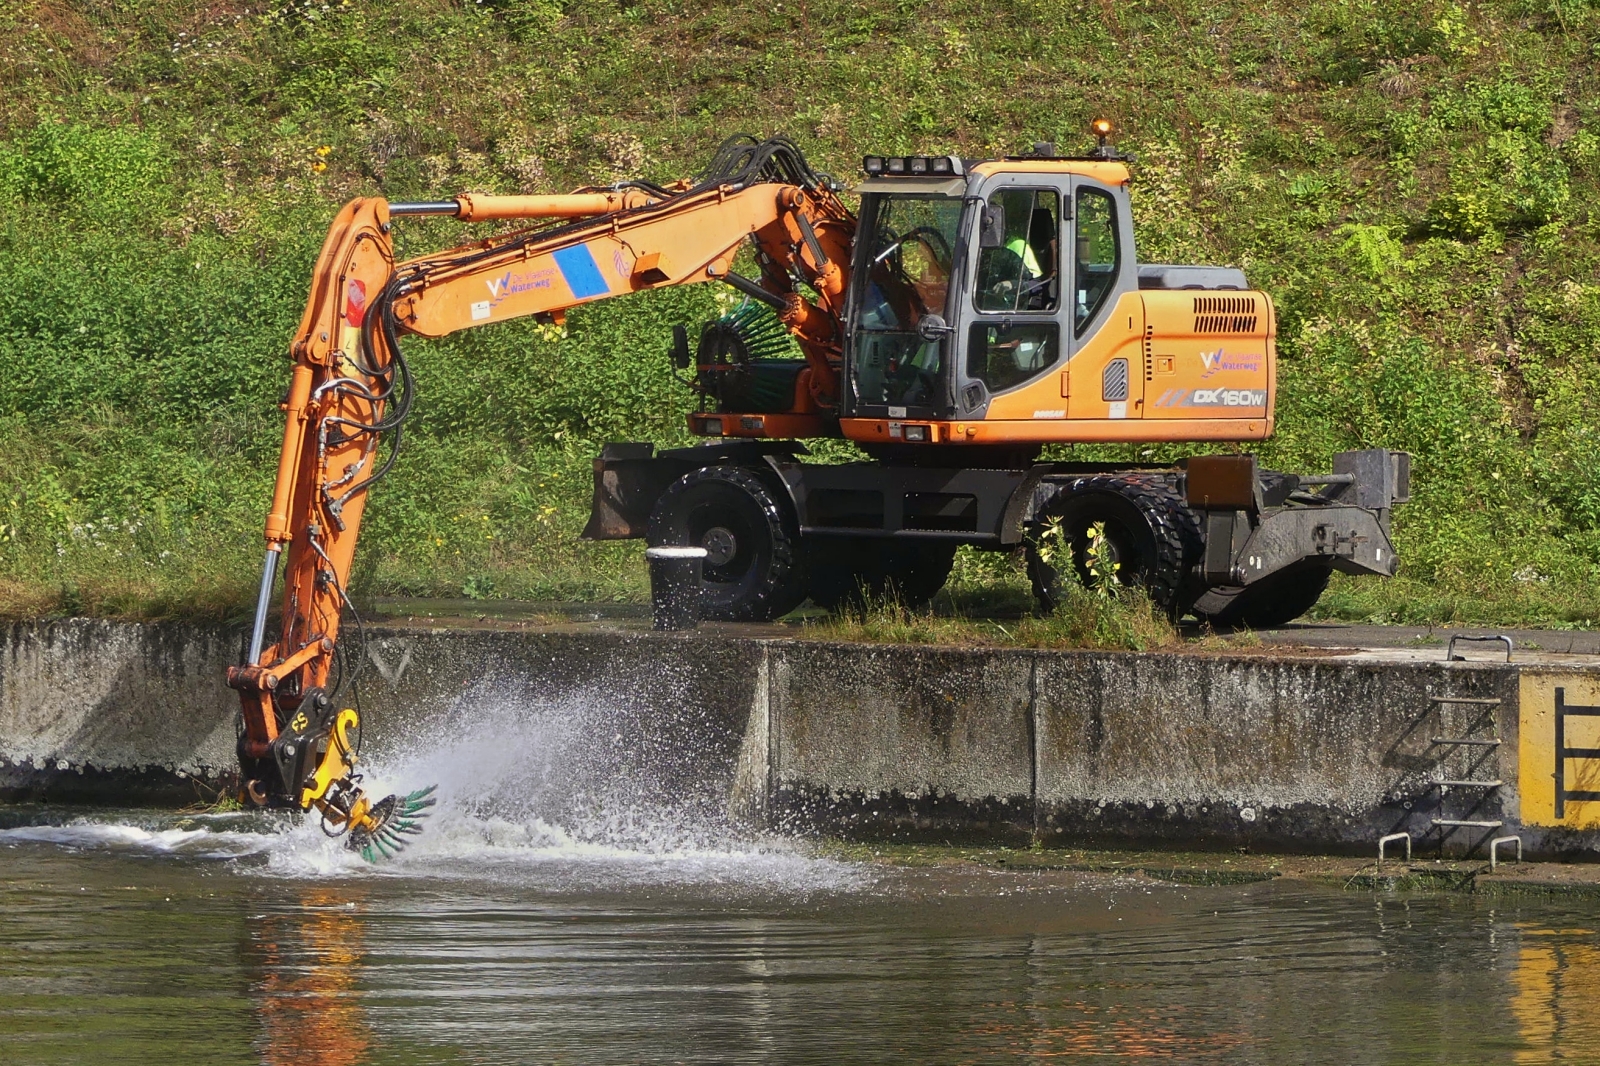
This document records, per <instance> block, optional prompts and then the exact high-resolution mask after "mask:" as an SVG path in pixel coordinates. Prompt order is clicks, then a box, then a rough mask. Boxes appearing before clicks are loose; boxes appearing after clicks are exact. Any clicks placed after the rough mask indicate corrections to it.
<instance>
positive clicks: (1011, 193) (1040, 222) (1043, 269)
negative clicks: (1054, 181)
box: [974, 189, 1061, 312]
mask: <svg viewBox="0 0 1600 1066" xmlns="http://www.w3.org/2000/svg"><path fill="white" fill-rule="evenodd" d="M989 209H990V210H991V211H993V210H996V209H998V211H999V213H1000V215H1001V217H1002V220H1003V228H1004V232H1005V239H1004V244H1002V245H1001V246H1000V247H999V248H985V249H984V250H983V252H982V254H981V255H980V256H979V257H978V284H977V289H976V292H975V293H974V301H975V303H976V305H977V308H978V310H979V311H988V312H1011V311H1054V310H1055V309H1056V307H1057V305H1058V303H1059V301H1060V295H1059V293H1060V285H1059V282H1058V281H1057V279H1058V277H1059V276H1060V275H1059V270H1058V259H1059V245H1060V236H1059V235H1060V233H1061V200H1060V197H1059V196H1057V194H1056V193H1055V192H1053V191H1051V190H1048V189H1002V190H1000V191H999V192H997V193H995V194H994V195H993V196H992V197H990V198H989Z"/></svg>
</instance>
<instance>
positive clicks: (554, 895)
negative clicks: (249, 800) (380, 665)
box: [0, 805, 1600, 1066]
mask: <svg viewBox="0 0 1600 1066" xmlns="http://www.w3.org/2000/svg"><path fill="white" fill-rule="evenodd" d="M6 813H7V817H8V818H9V821H8V822H7V823H6V824H7V825H9V828H4V829H0V1062H4V1063H6V1064H22V1063H97V1064H101V1063H128V1064H133V1063H172V1064H190V1063H269V1064H288V1063H296V1064H299V1063H319V1064H325V1066H341V1064H356V1063H395V1064H411V1063H482V1064H501V1063H550V1062H569V1063H633V1062H644V1063H672V1062H705V1063H722V1062H775V1063H811V1062H815V1063H871V1062H885V1063H890V1062H892V1063H913V1062H932V1063H965V1062H988V1061H1001V1060H1008V1059H1019V1058H1021V1059H1030V1058H1031V1059H1041V1060H1042V1059H1052V1060H1054V1059H1068V1060H1085V1061H1104V1062H1117V1061H1124V1060H1144V1059H1149V1058H1164V1059H1167V1060H1170V1061H1178V1062H1191V1061H1195V1062H1203V1061H1215V1062H1227V1063H1262V1064H1274V1066H1276V1064H1280V1063H1287V1062H1295V1063H1338V1064H1350V1063H1469V1062H1470V1063H1490V1062H1544V1061H1551V1060H1555V1059H1560V1060H1565V1061H1574V1062H1595V1061H1600V1020H1597V1016H1596V1011H1595V1009H1594V1008H1595V1004H1596V1003H1597V1002H1600V998H1597V997H1600V921H1597V917H1600V916H1595V915H1594V914H1593V913H1592V911H1593V908H1592V906H1589V905H1580V904H1573V903H1534V902H1530V903H1521V904H1514V905H1507V904H1506V903H1505V902H1503V901H1502V902H1500V903H1494V904H1492V903H1489V902H1487V901H1485V900H1483V899H1478V898H1473V897H1471V896H1444V895H1437V896H1431V895H1430V896H1402V895H1376V896H1375V895H1372V894H1370V893H1365V892H1354V891H1351V892H1341V891H1338V890H1335V889H1325V888H1319V887H1307V886H1306V885H1304V884H1293V883H1287V882H1281V881H1279V882H1265V883H1259V884H1253V885H1243V886H1231V887H1217V888H1195V887H1187V886H1176V885H1166V884H1162V883H1152V882H1147V881H1143V880H1139V879H1135V878H1129V877H1122V876H1111V875H1090V874H1077V873H1064V872H1032V873H1030V872H1023V871H1004V870H993V869H973V868H899V867H885V866H878V865H870V864H850V863H842V862H838V861H832V860H827V859H818V858H811V857H807V855H806V854H804V853H803V851H802V850H801V849H799V848H798V847H795V846H792V845H788V844H785V843H784V842H782V841H765V842H761V841H741V840H738V839H734V838H731V837H730V838H725V839H722V840H716V839H710V838H709V837H708V836H706V835H701V836H700V837H698V838H697V837H696V834H694V833H687V834H685V833H677V834H674V833H670V832H669V833H665V834H661V833H655V834H654V835H652V831H651V830H650V829H649V826H648V821H649V820H648V819H643V820H642V821H641V820H637V819H635V820H632V821H629V820H627V819H624V820H623V821H624V822H625V823H626V824H625V825H624V826H623V828H621V829H618V828H617V827H616V826H615V825H613V826H611V827H610V828H608V829H604V830H595V828H594V827H593V826H592V825H591V826H588V827H587V828H585V829H584V830H583V831H581V832H574V831H572V830H569V829H563V828H560V827H558V826H554V825H550V824H546V823H544V822H542V821H540V820H539V819H538V818H523V819H521V820H508V819H505V818H501V817H498V816H495V815H491V814H486V813H484V812H482V811H471V810H466V809H460V810H452V809H451V808H450V807H449V806H448V805H446V806H445V809H444V810H442V811H441V812H440V814H439V816H438V817H437V818H435V819H434V824H433V825H430V827H429V832H428V834H427V835H426V836H425V837H424V838H422V839H421V840H419V842H418V845H417V846H416V847H415V848H414V849H412V850H411V851H409V852H407V853H406V854H405V855H404V856H402V857H400V859H399V860H397V861H394V862H391V863H387V864H384V865H382V866H367V865H365V864H363V863H361V862H360V861H359V860H357V859H355V858H354V857H353V856H351V855H350V854H349V853H347V852H345V851H343V850H342V849H341V848H340V846H339V845H338V843H337V842H335V841H329V840H325V839H323V838H322V837H321V835H320V831H319V829H318V828H317V827H316V826H315V825H312V824H302V825H299V826H297V827H286V826H284V825H282V824H279V823H275V822H270V821H261V820H258V819H254V818H252V817H249V816H242V815H233V816H200V817H197V816H183V815H172V814H167V815H156V814H150V813H147V812H143V813H141V812H131V811H120V812H119V811H105V812H98V813H90V814H85V813H83V812H51V811H45V810H26V809H18V808H13V809H10V810H9V811H8V812H6Z"/></svg>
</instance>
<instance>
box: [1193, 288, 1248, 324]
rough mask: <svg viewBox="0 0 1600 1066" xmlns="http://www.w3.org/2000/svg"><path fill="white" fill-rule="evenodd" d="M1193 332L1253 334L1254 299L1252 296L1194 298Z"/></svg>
mask: <svg viewBox="0 0 1600 1066" xmlns="http://www.w3.org/2000/svg"><path fill="white" fill-rule="evenodd" d="M1194 331H1195V332H1196V333H1254V332H1255V331H1256V298H1255V297H1254V296H1196V297H1195V298H1194Z"/></svg>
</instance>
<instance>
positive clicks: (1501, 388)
mask: <svg viewBox="0 0 1600 1066" xmlns="http://www.w3.org/2000/svg"><path fill="white" fill-rule="evenodd" d="M1597 33H1600V10H1596V8H1595V7H1593V6H1592V5H1590V4H1588V3H1584V2H1581V0H1580V2H1574V0H1518V2H1492V3H1482V4H1474V5H1470V6H1463V5H1459V4H1454V3H1444V2H1437V0H1424V2H1422V3H1419V4H1415V5H1393V4H1385V3H1379V2H1376V0H1333V2H1327V3H1322V4H1319V5H1314V6H1309V7H1308V6H1305V5H1299V4H1289V3H1284V2H1281V0H1271V2H1268V3H1265V4H1243V3H1232V2H1223V3H1199V2H1196V0H1165V2H1161V3H1155V2H1148V3H1137V2H1135V3H1124V4H1115V5H1113V4H1068V5H1066V6H1062V5H1060V4H1043V3H1028V2H1018V3H1006V4H996V3H961V4H956V3H948V2H935V3H931V4H911V3H904V2H900V0H864V2H855V3H837V2H831V0H821V2H818V0H791V2H789V3H783V4H777V5H765V6H761V7H751V6H749V5H734V4H725V3H720V2H716V3H708V4H687V3H683V2H681V0H671V2H668V0H641V2H638V3H627V2H624V3H621V4H618V3H615V2H607V3H604V4H601V3H591V2H588V0H572V2H563V0H482V2H472V0H405V2H401V0H337V2H333V3H329V4H321V3H316V2H312V0H272V3H271V4H270V5H269V4H262V3H241V2H228V0H224V2H216V0H206V2H203V3H202V2H200V0H75V2H72V3H67V2H65V0H17V2H14V3H11V4H8V5H6V6H5V8H4V10H3V11H0V82H3V84H0V88H3V92H0V293H3V294H4V296H3V298H0V610H3V611H6V612H12V613H34V612H50V611H57V612H91V613H102V614H110V615H128V616H165V615H181V614H201V615H212V616H221V615H229V614H236V613H237V612H239V610H240V609H241V607H242V605H243V604H245V603H247V602H248V600H249V599H250V596H251V593H252V591H253V590H252V586H253V583H254V576H255V572H256V567H257V565H258V550H259V528H260V522H261V517H262V514H263V512H264V509H265V502H266V499H267V494H268V489H269V485H270V481H271V477H272V474H273V469H274V464H275V459H274V457H275V454H276V450H277V444H278V438H279V434H280V432H281V429H280V424H279V416H278V412H277V411H276V409H275V407H274V401H275V400H276V399H277V396H278V394H279V393H280V392H281V390H282V388H283V385H284V383H285V381H286V379H287V362H286V359H285V355H284V352H285V343H286V339H287V338H288V336H289V334H290V332H291V331H292V329H293V328H294V325H295V323H296V321H297V320H298V316H299V313H300V309H301V306H302V303H303V301H304V298H305V290H306V285H307V279H308V273H309V269H310V264H311V261H312V259H313V257H314V255H315V252H316V249H317V247H318V246H319V244H320V242H321V239H322V234H323V231H324V228H325V226H326V223H327V221H328V219H329V218H330V217H331V216H332V214H333V212H334V210H335V208H336V206H337V204H339V203H340V202H342V201H343V200H345V199H347V198H349V197H351V196H355V195H364V194H382V195H387V196H389V197H391V198H422V197H431V196H438V195H441V194H447V193H451V192H455V191H460V190H468V189H472V190H489V191H504V192H509V191H518V190H524V191H559V190H564V189H567V188H571V187H574V186H577V185H581V184H586V183H592V182H604V181H610V180H614V179H615V178H618V177H621V176H624V175H636V174H637V175H644V176H648V177H652V178H656V179H668V178H675V177H679V176H682V175H686V174H689V173H692V172H693V171H694V170H695V169H696V167H697V166H698V165H699V164H700V163H701V162H702V161H703V160H704V159H706V158H707V156H708V155H709V152H710V150H711V149H712V147H714V145H715V144H716V143H717V142H718V141H720V140H721V139H722V138H723V137H724V136H726V135H727V134H729V133H731V132H735V131H737V130H751V131H755V132H775V131H782V132H787V133H789V134H791V135H792V136H794V137H795V138H796V139H797V140H798V141H799V143H800V144H801V145H802V147H803V148H804V149H805V150H806V152H807V153H808V155H809V156H810V157H811V158H812V160H813V162H814V163H816V164H817V165H819V166H821V167H823V168H826V169H831V170H833V171H834V172H836V173H838V174H840V175H842V176H849V175H850V174H851V172H852V171H853V168H854V165H855V162H856V160H858V158H859V157H860V155H861V154H863V153H864V152H865V151H868V150H871V151H887V152H897V151H907V150H913V149H927V150H939V151H946V150H950V151H959V152H962V153H964V154H967V155H994V154H1000V153H1004V152H1010V151H1015V150H1017V149H1019V148H1021V147H1024V146H1026V145H1027V144H1029V143H1030V142H1032V141H1035V140H1055V141H1057V142H1059V143H1062V144H1064V145H1075V144H1081V143H1084V142H1085V140H1086V138H1085V135H1084V133H1083V132H1082V131H1084V130H1085V129H1086V127H1087V123H1088V121H1089V119H1090V118H1092V117H1094V116H1095V115H1098V114H1106V115H1109V116H1110V117H1111V118H1113V119H1115V120H1117V121H1118V123H1119V124H1120V126H1121V127H1122V128H1123V130H1124V131H1125V132H1124V134H1123V135H1122V137H1121V142H1122V144H1123V146H1124V147H1126V148H1128V149H1131V150H1133V151H1136V152H1137V153H1139V155H1140V157H1141V162H1140V164H1139V166H1138V167H1137V168H1136V171H1135V174H1136V186H1135V200H1136V210H1137V215H1138V222H1139V224H1140V226H1141V229H1140V232H1139V239H1140V256H1141V258H1142V259H1144V260H1146V261H1153V262H1160V261H1168V262H1216V263H1231V264H1237V265H1240V266H1242V267H1244V269H1245V270H1246V271H1247V272H1248V274H1249V276H1250V277H1251V279H1252V281H1253V282H1255V283H1256V284H1257V285H1259V286H1261V287H1263V288H1265V289H1267V290H1268V291H1270V292H1272V293H1273V294H1274V296H1275V297H1276V298H1277V300H1278V306H1279V310H1280V334H1281V341H1280V344H1281V353H1282V363H1281V368H1280V381H1281V388H1282V391H1281V397H1280V401H1279V407H1278V412H1279V420H1278V421H1279V426H1280V431H1279V434H1278V436H1277V437H1276V438H1275V439H1274V440H1273V441H1271V442H1269V443H1268V444H1266V445H1265V446H1264V447H1262V448H1261V449H1260V451H1261V453H1262V455H1263V458H1264V460H1265V461H1266V462H1267V463H1269V464H1272V465H1277V466H1282V467H1286V468H1290V469H1318V468H1321V469H1325V468H1326V467H1327V464H1328V461H1329V456H1330V455H1331V454H1332V453H1333V452H1334V451H1337V450H1339V449H1342V448H1348V447H1353V446H1360V445H1386V446H1389V447H1395V448H1405V449H1409V450H1410V451H1412V452H1414V453H1415V455H1416V467H1415V478H1414V481H1415V497H1414V502H1413V503H1412V504H1411V505H1410V506H1409V507H1407V508H1405V509H1404V510H1403V512H1402V513H1401V516H1400V518H1399V519H1398V523H1397V529H1398V538H1399V547H1400V550H1401V552H1402V559H1403V560H1404V564H1405V573H1406V575H1407V577H1406V578H1405V579H1404V580H1402V581H1397V582H1393V583H1387V584H1384V583H1378V582H1362V583H1355V582H1347V583H1341V584H1339V585H1337V586H1336V587H1335V589H1334V590H1333V592H1332V593H1330V595H1329V596H1328V597H1327V599H1326V601H1325V604H1324V607H1323V608H1322V609H1323V610H1325V611H1328V612H1332V613H1336V614H1338V615H1341V616H1344V617H1356V618H1364V617H1375V618H1380V619H1384V620H1405V621H1451V620H1456V621H1467V620H1477V621H1505V622H1525V623H1546V624H1548V623H1555V624H1573V625H1588V624H1594V623H1595V622H1596V620H1600V595H1597V594H1596V592H1595V591H1594V589H1595V587H1596V580H1595V579H1596V576H1597V573H1600V464H1597V463H1596V462H1595V461H1594V460H1595V455H1596V451H1597V442H1596V439H1595V438H1596V436H1597V433H1600V426H1597V422H1596V419H1595V418H1594V417H1593V415H1592V413H1591V412H1592V411H1593V409H1594V405H1595V397H1596V394H1597V391H1600V365H1597V363H1596V360H1595V359H1594V357H1593V352H1594V350H1595V348H1596V341H1597V339H1600V281H1597V280H1596V279H1597V276H1600V274H1597V271H1596V265H1597V263H1600V219H1597V218H1596V216H1595V215H1594V208H1593V206H1592V205H1593V204H1595V203H1596V202H1600V92H1597V91H1596V89H1597V86H1596V84H1595V79H1596V61H1595V54H1596V53H1595V51H1594V47H1593V41H1594V40H1595V39H1596V35H1597ZM398 236H399V239H400V242H401V245H402V247H401V251H402V252H403V253H404V252H406V251H407V250H410V251H421V250H424V249H429V248H437V247H441V246H445V245H448V244H452V243H456V242H458V241H459V240H460V239H461V238H462V237H463V236H464V234H462V233H461V232H460V229H459V227H456V226H454V225H453V224H451V223H447V222H440V221H430V222H412V221H408V222H406V223H405V225H404V226H403V227H399V228H398ZM714 299H715V294H713V293H712V292H711V291H709V290H708V289H696V290H685V291H680V292H672V293H662V294H657V295H655V296H653V297H652V298H649V299H636V300H632V301H620V302H613V303H610V304H606V305H602V306H598V307H595V308H592V309H589V310H586V311H583V312H579V313H575V314H573V315H572V316H571V319H570V321H569V328H568V331H567V335H566V336H563V337H557V336H554V335H551V334H550V333H549V332H548V331H546V332H543V333H541V332H540V331H539V330H538V329H537V328H535V327H533V326H531V325H526V326H524V325H511V326H502V327H497V328H495V329H492V330H482V331H475V332H472V333H470V334H466V335H462V336H458V337H454V338H450V339H448V340H445V341H441V342H437V343H423V342H416V343H414V344H413V345H412V346H411V349H410V350H411V352H412V362H413V365H414V367H415V369H416V371H417V379H418V384H419V398H418V401H417V405H416V408H415V416H414V419H413V422H412V428H413V429H414V433H413V434H412V435H411V436H410V439H409V441H408V446H407V448H406V449H405V450H404V452H403V453H402V456H401V458H400V462H399V465H398V467H397V468H396V472H395V474H394V476H392V477H391V478H390V479H389V480H388V481H386V482H385V483H384V484H383V485H381V486H380V487H379V488H378V489H377V490H375V494H374V505H373V507H372V509H371V512H370V519H369V524H368V531H367V534H366V537H365V540H364V542H363V550H362V556H361V563H360V573H359V575H358V583H359V587H360V588H361V589H363V590H365V591H366V592H367V593H369V594H373V593H409V594H449V595H462V594H466V595H470V596H481V597H489V596H519V597H555V596H562V597H589V598H612V597H623V598H638V597H640V596H641V595H642V593H643V588H644V576H643V569H642V567H641V566H639V565H638V560H637V556H638V548H637V546H636V545H634V544H625V545H601V546H595V545H586V544H583V543H581V542H579V541H578V540H577V537H576V535H577V532H578V530H579V529H581V527H582V524H583V521H584V519H585V516H586V507H587V494H588V487H589V485H588V482H589V461H590V458H591V457H592V456H593V454H594V453H595V451H596V450H597V448H598V446H599V444H600V443H601V442H603V441H605V440H608V439H650V440H655V441H657V442H661V443H674V442H679V441H681V440H683V429H682V414H683V412H684V410H685V408H686V401H687V399H688V393H687V392H686V390H684V389H683V387H682V386H680V385H678V384H677V383H676V382H674V381H673V379H672V378H671V376H670V375H669V374H668V373H667V368H666V359H665V355H664V352H665V349H666V347H667V343H668V329H669V327H670V326H671V325H672V324H673V323H674V322H679V321H697V320H702V319H705V318H708V317H710V316H711V314H712V313H713V309H714V306H715V304H714ZM1181 452H1182V449H1178V448H1171V449H1168V448H1156V449H1137V448H1134V449H1127V448H1095V449H1089V448H1080V449H1077V451H1076V454H1077V455H1078V456H1080V457H1085V458H1088V457H1095V458H1101V457H1120V458H1136V457H1137V458H1150V457H1151V456H1166V455H1176V454H1180V453H1181ZM1018 581H1019V578H1018V577H1017V576H1016V572H1015V567H1014V564H1013V563H1012V562H1011V561H1010V560H1007V559H1004V558H1000V557H984V558H977V557H969V556H963V559H962V561H961V564H960V567H959V569H958V581H957V584H956V586H955V588H954V590H953V591H954V599H952V598H951V597H949V596H947V597H945V599H944V600H943V601H941V602H946V603H956V604H957V606H960V604H963V603H965V604H968V605H969V606H970V604H971V603H974V602H977V599H976V598H981V597H982V596H985V595H997V594H999V593H994V592H992V590H993V589H995V588H999V589H1000V590H1001V591H1002V592H1004V594H1006V595H1009V594H1010V593H1009V592H1005V591H1004V590H1008V589H1009V590H1012V591H1014V590H1015V589H1016V588H1017V586H1018ZM985 590H991V591H985ZM962 597H966V598H965V599H963V598H962Z"/></svg>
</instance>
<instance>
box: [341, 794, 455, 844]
mask: <svg viewBox="0 0 1600 1066" xmlns="http://www.w3.org/2000/svg"><path fill="white" fill-rule="evenodd" d="M438 787H439V786H438V785H429V786H428V787H427V788H424V789H419V790H417V791H416V792H411V793H407V794H406V795H404V796H385V797H384V798H383V799H381V800H379V801H378V802H377V803H374V804H373V805H372V806H371V807H370V808H368V810H367V814H366V817H365V818H363V819H362V821H361V824H360V825H354V826H351V827H350V835H349V836H348V837H347V838H346V841H345V846H346V847H348V848H349V849H350V850H351V851H359V852H360V853H361V857H362V858H363V859H366V860H367V861H368V862H377V861H378V860H379V859H388V858H392V857H394V856H395V855H398V854H400V852H402V851H404V850H405V846H406V843H407V841H406V839H405V838H406V837H407V836H414V835H416V834H417V833H420V832H422V819H424V818H426V817H428V814H429V811H428V808H429V807H432V806H433V804H434V802H435V800H434V796H433V790H434V789H436V788H438Z"/></svg>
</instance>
